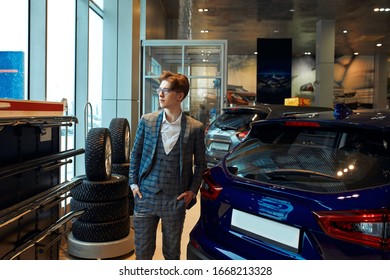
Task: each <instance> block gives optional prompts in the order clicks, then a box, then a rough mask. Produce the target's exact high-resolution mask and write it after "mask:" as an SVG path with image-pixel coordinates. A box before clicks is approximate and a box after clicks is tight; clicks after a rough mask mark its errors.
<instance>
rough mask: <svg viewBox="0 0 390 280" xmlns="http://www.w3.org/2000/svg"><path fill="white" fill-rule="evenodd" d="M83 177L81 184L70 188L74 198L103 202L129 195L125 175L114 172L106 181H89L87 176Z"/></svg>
mask: <svg viewBox="0 0 390 280" xmlns="http://www.w3.org/2000/svg"><path fill="white" fill-rule="evenodd" d="M83 178H84V179H83V181H82V183H81V184H80V185H78V186H76V187H75V188H73V189H71V190H70V194H71V195H72V198H74V199H77V200H80V201H88V202H103V201H113V200H117V199H121V198H124V197H127V196H128V195H129V186H128V179H127V177H125V176H122V175H117V174H113V175H112V176H111V178H110V179H109V180H106V181H89V180H88V179H87V178H86V177H83Z"/></svg>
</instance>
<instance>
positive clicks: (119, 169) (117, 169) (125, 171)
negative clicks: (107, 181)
mask: <svg viewBox="0 0 390 280" xmlns="http://www.w3.org/2000/svg"><path fill="white" fill-rule="evenodd" d="M129 171H130V162H126V163H113V164H112V174H119V175H122V176H125V177H129Z"/></svg>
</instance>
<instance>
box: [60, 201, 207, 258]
mask: <svg viewBox="0 0 390 280" xmlns="http://www.w3.org/2000/svg"><path fill="white" fill-rule="evenodd" d="M199 201H200V199H199V197H198V203H197V204H196V205H195V206H194V207H192V208H191V209H190V210H188V211H187V214H186V220H185V223H184V229H183V235H182V241H181V256H180V259H182V260H185V259H186V255H187V244H188V240H189V233H190V231H191V230H192V228H193V227H194V225H195V223H196V222H197V221H198V218H199V214H200V203H199ZM161 240H162V237H161V225H159V228H158V230H157V240H156V252H155V254H154V257H153V259H154V260H163V259H164V257H163V255H162V243H161ZM59 259H60V260H77V259H80V258H78V257H74V256H72V255H70V254H69V253H68V251H67V243H66V241H65V242H62V244H61V250H60V256H59ZM115 259H120V260H135V254H134V252H130V253H129V254H127V255H123V256H120V257H117V258H115Z"/></svg>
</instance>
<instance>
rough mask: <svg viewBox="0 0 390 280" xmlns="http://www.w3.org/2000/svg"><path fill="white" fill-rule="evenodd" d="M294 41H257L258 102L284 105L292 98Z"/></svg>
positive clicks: (288, 39)
mask: <svg viewBox="0 0 390 280" xmlns="http://www.w3.org/2000/svg"><path fill="white" fill-rule="evenodd" d="M291 67H292V40H291V39H290V38H287V39H262V38H258V39H257V92H256V95H257V102H261V103H270V104H284V99H285V98H290V97H291Z"/></svg>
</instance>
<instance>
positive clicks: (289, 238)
mask: <svg viewBox="0 0 390 280" xmlns="http://www.w3.org/2000/svg"><path fill="white" fill-rule="evenodd" d="M231 228H232V229H233V230H235V231H238V232H241V233H244V234H246V235H249V236H251V237H253V238H255V239H258V240H262V241H264V242H268V243H271V244H274V245H277V246H280V247H283V248H285V249H289V250H291V251H294V252H298V249H299V240H300V230H299V229H298V228H296V227H292V226H289V225H285V224H282V223H279V222H275V221H272V220H269V219H265V218H262V217H258V216H255V215H252V214H248V213H245V212H242V211H239V210H237V209H233V213H232V222H231Z"/></svg>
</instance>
